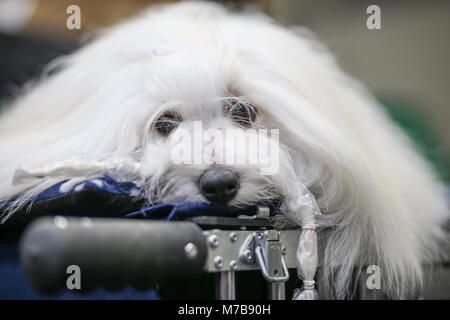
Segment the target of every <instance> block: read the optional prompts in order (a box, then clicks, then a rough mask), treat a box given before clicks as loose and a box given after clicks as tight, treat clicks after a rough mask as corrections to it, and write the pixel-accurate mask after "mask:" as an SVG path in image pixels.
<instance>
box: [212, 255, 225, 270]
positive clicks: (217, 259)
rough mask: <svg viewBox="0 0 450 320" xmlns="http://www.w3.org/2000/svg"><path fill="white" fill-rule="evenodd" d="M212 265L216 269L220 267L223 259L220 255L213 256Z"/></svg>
mask: <svg viewBox="0 0 450 320" xmlns="http://www.w3.org/2000/svg"><path fill="white" fill-rule="evenodd" d="M214 266H215V267H216V269H222V267H223V259H222V257H221V256H217V257H215V258H214Z"/></svg>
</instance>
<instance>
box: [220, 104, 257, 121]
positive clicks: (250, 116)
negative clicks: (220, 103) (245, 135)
mask: <svg viewBox="0 0 450 320" xmlns="http://www.w3.org/2000/svg"><path fill="white" fill-rule="evenodd" d="M226 112H227V113H228V114H229V115H230V117H231V119H232V120H233V121H234V122H235V123H237V124H238V125H240V126H243V127H250V126H251V125H252V124H253V122H254V121H255V119H256V116H257V111H256V108H255V107H254V106H253V105H251V104H248V103H243V102H240V101H232V102H231V103H229V105H228V106H227V111H226Z"/></svg>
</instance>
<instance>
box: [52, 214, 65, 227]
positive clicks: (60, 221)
mask: <svg viewBox="0 0 450 320" xmlns="http://www.w3.org/2000/svg"><path fill="white" fill-rule="evenodd" d="M53 223H54V224H55V226H57V227H58V228H60V229H65V228H67V224H68V221H67V219H66V218H64V217H62V216H56V217H54V218H53Z"/></svg>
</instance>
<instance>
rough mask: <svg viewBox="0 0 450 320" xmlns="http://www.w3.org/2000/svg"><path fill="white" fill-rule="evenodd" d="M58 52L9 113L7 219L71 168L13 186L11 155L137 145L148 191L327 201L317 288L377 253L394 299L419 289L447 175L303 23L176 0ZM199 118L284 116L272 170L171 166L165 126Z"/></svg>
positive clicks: (333, 288) (331, 290)
mask: <svg viewBox="0 0 450 320" xmlns="http://www.w3.org/2000/svg"><path fill="white" fill-rule="evenodd" d="M58 61H59V63H57V67H58V68H60V69H61V70H58V71H57V72H55V74H53V75H51V76H49V77H48V78H47V79H45V80H44V81H41V82H39V83H37V84H36V85H35V86H34V87H33V88H32V89H31V90H30V91H29V92H26V93H25V94H24V95H23V96H21V97H19V98H18V99H17V100H16V101H15V103H13V105H11V107H10V108H8V109H7V110H6V111H5V112H4V113H3V114H2V115H1V117H0V150H1V151H0V201H2V200H6V199H9V198H11V197H13V196H16V195H20V197H19V200H18V201H16V202H15V204H14V207H12V208H11V209H10V211H8V213H7V214H6V215H4V217H3V219H4V220H5V219H7V217H8V216H10V215H11V214H14V211H15V210H17V209H18V208H20V206H23V205H24V203H25V202H26V200H27V199H32V197H33V196H34V195H36V194H38V193H39V192H41V191H42V190H44V189H46V188H48V187H49V186H51V185H53V184H55V183H57V182H59V181H62V180H65V179H67V177H65V176H63V175H62V176H58V177H55V176H52V177H42V178H41V179H37V180H31V181H28V182H25V183H20V184H14V185H13V183H12V178H13V175H14V172H15V171H16V169H18V168H19V167H22V166H26V165H30V166H34V167H45V166H47V165H51V164H52V163H55V161H64V160H67V159H77V158H88V159H92V160H102V159H104V158H105V157H110V156H117V157H126V156H130V157H132V158H133V159H135V160H136V161H138V162H139V163H140V164H141V169H140V172H139V176H138V177H137V179H140V181H142V185H143V189H144V192H145V194H146V196H147V197H148V201H149V202H150V203H152V202H154V201H159V202H166V201H177V200H190V201H205V200H207V201H210V202H218V203H227V204H231V205H240V204H249V203H257V202H260V201H263V200H270V199H281V200H282V210H283V211H284V212H285V213H286V214H287V215H288V216H289V211H290V210H295V208H294V205H293V204H294V203H295V201H296V199H297V197H298V192H299V191H298V190H297V189H296V188H295V187H294V186H295V185H296V183H298V182H302V183H304V184H305V185H306V186H307V187H308V188H309V190H310V191H311V192H312V193H313V195H314V196H315V197H316V199H317V202H318V204H319V207H320V210H321V212H322V215H321V218H320V219H319V221H318V223H319V225H320V226H332V229H331V231H329V232H328V233H327V235H326V239H325V241H326V245H325V252H324V257H323V261H321V265H322V272H321V274H320V281H319V284H320V293H321V295H322V296H323V297H326V298H349V297H351V296H352V292H353V291H352V287H351V283H352V281H353V279H354V277H355V275H356V276H358V275H359V274H360V273H361V272H365V269H362V268H363V267H364V266H368V265H378V266H379V267H380V270H381V281H382V290H383V291H384V292H386V293H387V294H388V295H389V297H391V298H402V297H408V296H409V295H410V294H413V293H414V292H415V291H416V290H417V289H418V288H420V285H421V283H422V280H423V279H424V274H423V265H424V264H426V263H428V262H431V261H433V259H435V258H436V257H437V255H438V253H439V252H438V251H439V249H438V248H439V243H440V241H444V240H445V236H444V233H443V231H442V230H441V224H442V223H443V222H444V220H445V219H446V218H447V217H448V211H447V210H448V209H447V203H446V198H445V196H444V186H443V184H441V183H440V182H439V181H438V180H437V179H436V177H435V175H434V174H433V172H432V170H431V169H430V167H429V165H428V164H427V163H426V161H425V160H424V159H423V158H422V157H421V156H420V155H419V154H418V153H417V152H416V151H415V150H414V147H413V145H412V143H411V142H410V141H409V140H408V138H407V137H406V136H405V135H404V134H403V133H402V132H401V130H400V129H398V128H397V127H395V126H394V124H393V123H392V122H391V121H390V120H389V118H388V117H387V116H386V114H385V113H384V112H383V111H382V110H381V108H380V107H379V106H378V105H377V102H376V101H375V99H374V98H373V97H372V96H371V94H370V93H369V92H368V91H367V90H366V89H365V88H364V86H362V85H361V84H360V83H358V82H357V81H355V80H353V79H351V78H350V77H348V76H347V75H346V74H344V73H343V72H342V71H341V70H340V69H339V67H338V66H337V65H336V63H335V61H334V59H333V57H332V56H331V55H330V54H329V53H328V52H327V50H326V49H325V48H324V46H322V45H321V44H320V43H318V42H317V41H316V40H315V39H313V37H311V35H310V34H309V33H308V32H307V31H305V30H303V31H302V30H300V31H298V30H297V32H296V33H294V32H293V31H289V30H287V29H285V28H283V27H281V26H279V25H277V24H276V23H274V22H273V21H271V20H270V19H269V18H268V17H266V16H263V15H262V14H257V13H245V14H242V13H241V14H238V13H230V12H227V11H226V10H225V9H224V8H222V7H220V6H217V5H214V4H210V3H191V2H187V3H186V2H183V3H180V4H175V5H167V6H161V7H156V8H154V9H152V10H150V11H148V12H145V14H143V15H141V16H139V17H136V18H134V19H132V20H130V21H128V22H125V23H122V24H119V25H117V26H115V27H112V28H110V29H108V30H106V31H105V32H103V33H102V34H101V35H100V36H99V37H98V39H96V40H95V41H93V42H92V43H90V44H88V45H86V46H85V47H84V48H82V49H81V50H79V51H77V52H75V53H74V54H72V55H70V56H67V57H64V58H63V59H60V60H58ZM195 121H202V124H203V127H204V128H219V129H227V128H237V127H240V128H269V129H279V134H280V136H279V140H280V155H279V168H278V170H277V172H276V173H275V174H273V175H262V174H261V173H260V170H259V168H258V166H257V165H254V164H253V165H232V166H226V167H222V166H215V165H214V164H213V165H210V164H207V163H201V164H192V165H186V164H184V165H176V164H174V163H173V162H172V161H171V158H170V154H171V153H170V151H171V148H172V147H173V141H172V140H171V138H170V137H171V136H172V135H173V134H174V133H175V132H177V131H178V130H180V129H184V130H187V131H192V130H193V126H194V122H195ZM225 152H229V151H227V150H225ZM211 167H214V168H213V169H211ZM211 170H218V171H216V172H215V173H214V174H210V173H211ZM215 179H216V180H219V181H221V185H220V186H217V183H216V182H217V181H215ZM219 184H220V183H219ZM284 223H286V221H285V222H282V221H280V225H281V226H282V224H284ZM319 235H320V231H319Z"/></svg>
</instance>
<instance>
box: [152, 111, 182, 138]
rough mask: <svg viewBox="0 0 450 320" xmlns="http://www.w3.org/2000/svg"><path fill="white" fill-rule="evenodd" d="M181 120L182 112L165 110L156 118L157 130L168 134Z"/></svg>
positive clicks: (165, 134)
mask: <svg viewBox="0 0 450 320" xmlns="http://www.w3.org/2000/svg"><path fill="white" fill-rule="evenodd" d="M181 120H182V118H181V115H180V114H178V113H176V112H173V111H168V112H165V113H163V114H162V115H161V116H160V117H159V118H158V119H157V120H156V122H155V130H156V131H157V132H158V133H159V134H161V135H162V136H168V135H169V134H170V133H171V132H172V131H173V130H174V129H176V128H177V127H178V125H179V124H180V122H181Z"/></svg>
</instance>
